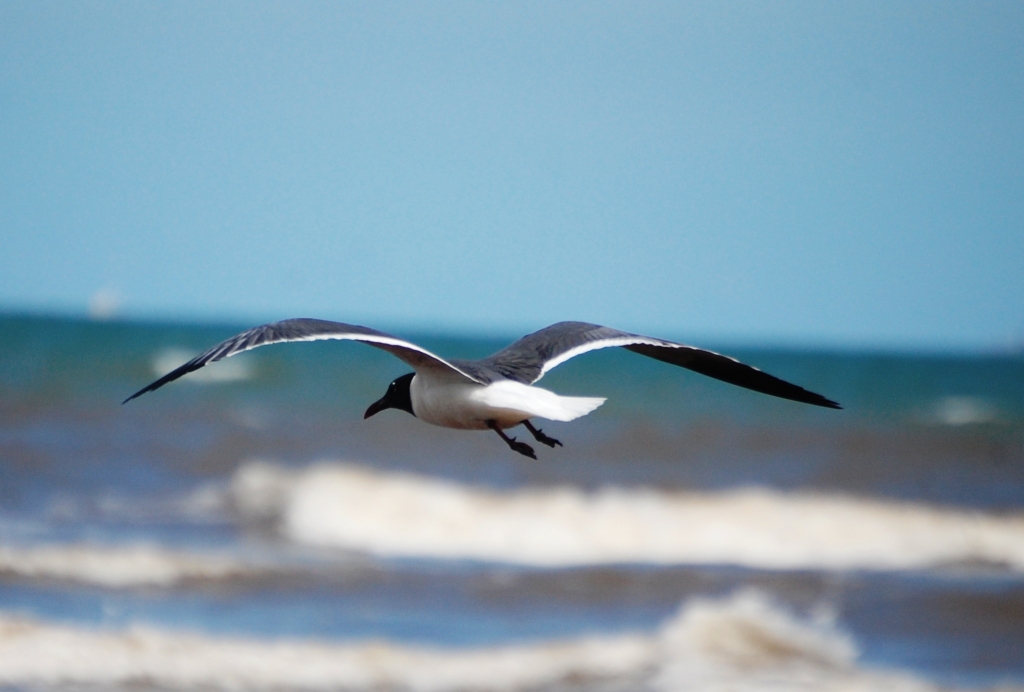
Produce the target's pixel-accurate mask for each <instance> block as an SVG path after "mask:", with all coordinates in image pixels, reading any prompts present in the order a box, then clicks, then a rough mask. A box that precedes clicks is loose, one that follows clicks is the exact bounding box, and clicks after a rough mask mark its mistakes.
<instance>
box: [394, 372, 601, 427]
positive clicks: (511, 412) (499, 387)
mask: <svg viewBox="0 0 1024 692" xmlns="http://www.w3.org/2000/svg"><path fill="white" fill-rule="evenodd" d="M410 390H411V393H412V411H413V415H415V416H416V417H417V418H419V419H420V420H423V421H425V422H427V423H433V424H434V425H440V426H441V427H444V428H458V429H461V430H487V429H488V428H490V427H492V426H490V425H488V421H493V422H494V423H495V424H496V425H497V426H498V427H499V428H501V429H502V430H507V429H508V428H512V427H515V426H517V425H519V424H520V423H522V422H523V421H524V420H526V419H528V418H546V419H548V420H555V421H571V420H575V419H576V418H579V417H580V416H585V415H586V414H588V413H590V412H591V411H593V410H594V409H596V408H597V407H598V406H600V405H601V404H603V403H604V402H605V400H604V399H599V398H591V397H579V396H561V395H558V394H555V393H554V392H552V391H550V390H548V389H543V388H541V387H531V386H529V385H525V384H521V383H519V382H515V381H513V380H498V381H496V382H491V383H490V384H475V383H473V384H462V383H452V382H437V381H435V380H432V379H430V377H429V375H428V376H427V377H424V376H423V375H422V374H420V373H417V374H416V376H415V377H413V378H412V383H411V387H410Z"/></svg>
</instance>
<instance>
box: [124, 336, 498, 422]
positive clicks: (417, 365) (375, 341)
mask: <svg viewBox="0 0 1024 692" xmlns="http://www.w3.org/2000/svg"><path fill="white" fill-rule="evenodd" d="M324 339H341V340H350V341H362V342H363V343H366V344H369V345H370V346H373V347H375V348H379V349H383V350H385V351H387V352H389V353H391V354H392V355H394V356H396V357H398V358H400V359H401V360H403V361H405V362H406V363H408V364H409V365H410V366H412V367H413V369H416V370H419V369H430V368H434V369H438V368H440V369H444V370H447V371H449V372H450V373H451V374H453V375H456V376H461V377H463V378H465V379H466V380H467V381H469V382H480V380H479V379H478V378H476V377H473V376H471V375H470V374H467V373H466V372H463V371H462V370H460V369H459V368H458V367H456V366H454V365H452V364H451V363H449V362H448V361H446V360H444V359H443V358H440V357H439V356H436V355H434V354H433V353H431V352H430V351H427V350H426V349H424V348H421V347H420V346H417V345H416V344H413V343H411V342H408V341H405V340H403V339H399V338H398V337H395V336H391V335H390V334H386V333H384V332H381V331H377V330H376V329H370V328H369V327H360V326H358V325H354V324H344V323H343V322H330V321H327V320H316V319H309V318H298V319H292V320H284V321H282V322H274V323H273V324H264V325H260V326H259V327H253V328H252V329H249V330H247V331H244V332H242V333H241V334H236V335H235V336H233V337H231V338H230V339H228V340H227V341H223V342H221V343H219V344H217V345H216V346H214V347H213V348H210V349H209V350H207V351H204V352H203V353H201V354H199V355H198V356H196V357H195V358H193V359H192V360H190V361H189V362H187V363H185V364H184V365H182V366H180V367H178V368H177V369H175V370H172V371H171V372H169V373H167V374H166V375H164V376H163V377H161V378H160V379H158V380H156V381H155V382H153V383H151V384H149V385H147V386H145V387H143V388H142V389H140V390H139V391H137V392H135V393H134V394H132V395H131V396H130V397H128V398H127V399H125V400H124V401H123V402H121V403H125V404H126V403H128V402H129V401H131V400H132V399H134V398H135V397H137V396H142V395H143V394H145V393H146V392H151V391H153V390H154V389H159V388H160V387H162V386H164V385H165V384H167V383H168V382H173V381H174V380H176V379H178V378H179V377H182V376H184V375H187V374H188V373H190V372H193V371H195V370H198V369H199V368H201V367H203V366H204V365H207V364H208V363H213V362H216V361H218V360H221V359H222V358H227V357H229V356H233V355H235V354H237V353H242V352H243V351H248V350H250V349H253V348H257V347H258V346H267V345H269V344H277V343H282V342H287V341H320V340H324Z"/></svg>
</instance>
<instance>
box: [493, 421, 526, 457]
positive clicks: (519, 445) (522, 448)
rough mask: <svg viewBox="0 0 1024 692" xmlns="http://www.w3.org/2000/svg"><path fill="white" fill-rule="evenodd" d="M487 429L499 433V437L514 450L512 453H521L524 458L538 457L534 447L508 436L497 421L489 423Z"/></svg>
mask: <svg viewBox="0 0 1024 692" xmlns="http://www.w3.org/2000/svg"><path fill="white" fill-rule="evenodd" d="M487 427H488V428H490V429H491V430H493V431H494V432H496V433H498V435H500V436H501V439H503V440H505V444H507V445H508V446H509V447H511V448H512V451H514V452H519V453H520V454H522V455H523V456H526V457H530V458H531V459H536V458H537V455H536V454H535V453H534V451H533V447H531V446H530V445H528V444H526V443H525V442H516V438H514V437H509V436H508V435H506V434H505V431H504V430H502V429H501V428H499V427H498V424H497V423H496V422H495V421H493V420H489V421H487Z"/></svg>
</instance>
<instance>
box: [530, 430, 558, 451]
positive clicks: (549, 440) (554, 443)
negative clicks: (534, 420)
mask: <svg viewBox="0 0 1024 692" xmlns="http://www.w3.org/2000/svg"><path fill="white" fill-rule="evenodd" d="M534 437H535V438H537V442H540V443H541V444H545V445H547V446H548V447H561V446H562V443H561V442H559V441H558V440H556V439H555V438H553V437H548V436H547V435H545V434H544V431H543V430H538V431H537V434H536V435H534Z"/></svg>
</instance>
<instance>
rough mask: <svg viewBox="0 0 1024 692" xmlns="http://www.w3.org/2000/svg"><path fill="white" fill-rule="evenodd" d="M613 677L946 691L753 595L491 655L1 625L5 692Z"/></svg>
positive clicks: (716, 686) (667, 688)
mask: <svg viewBox="0 0 1024 692" xmlns="http://www.w3.org/2000/svg"><path fill="white" fill-rule="evenodd" d="M602 680H603V681H605V682H608V681H615V680H619V681H624V683H625V684H626V685H627V686H628V687H641V686H642V687H644V688H645V689H653V690H657V691H659V692H684V691H689V690H701V691H709V690H710V691H715V690H733V691H735V692H761V691H765V692H768V691H774V690H825V691H829V690H836V691H838V690H843V691H845V692H860V691H865V692H866V691H871V690H886V691H888V692H902V691H904V690H906V691H907V692H925V691H930V690H934V689H936V688H935V687H934V686H932V685H931V684H929V683H927V682H926V681H923V680H921V679H919V678H915V677H913V676H911V675H909V674H905V673H899V672H885V671H872V670H869V669H865V668H863V667H862V666H860V665H858V662H857V651H856V646H855V645H854V643H853V642H852V640H851V639H850V638H849V637H848V636H847V635H845V634H843V633H842V631H840V630H839V629H838V628H837V627H836V626H835V625H834V624H831V623H828V622H822V621H821V620H820V619H814V618H803V617H799V616H796V615H794V614H793V613H792V612H790V611H788V610H786V609H785V608H783V607H780V606H779V605H777V604H775V603H773V602H772V601H771V600H770V599H769V598H767V597H766V596H764V595H763V594H761V593H758V592H753V591H745V592H741V593H739V594H736V595H734V596H732V597H729V598H726V599H723V600H718V601H709V600H694V601H692V602H690V603H688V604H686V605H684V606H683V607H682V608H681V609H680V611H679V613H678V614H677V615H676V616H675V617H673V618H672V619H670V620H669V621H668V622H667V623H666V624H665V625H664V626H663V627H662V628H661V629H660V630H658V631H657V632H655V633H653V634H625V635H619V636H591V637H583V638H578V639H569V640H563V641H554V642H541V643H534V644H525V645H514V646H501V647H492V648H479V649H439V648H431V647H422V646H408V645H402V644H398V643H391V642H381V641H378V642H364V643H338V642H317V641H308V640H277V641H260V640H251V639H240V638H234V639H229V638H214V637H210V636H206V635H202V634H194V633H180V632H173V631H168V630H159V629H155V628H153V627H144V626H135V627H132V628H130V629H127V630H118V631H110V630H96V629H87V628H83V627H78V626H70V625H61V624H54V623H47V622H40V621H35V620H30V619H25V618H20V617H16V616H11V615H0V685H8V686H35V687H40V686H42V687H48V686H57V687H59V686H67V687H74V686H82V685H87V686H106V687H110V686H135V687H137V686H138V685H140V684H144V685H146V686H147V687H158V688H164V689H196V688H202V689H211V690H242V689H245V690H279V689H298V690H327V689H352V690H362V689H375V690H378V689H398V690H416V691H422V692H440V691H441V690H521V689H544V688H552V687H557V686H559V685H560V684H565V683H572V684H573V688H574V689H580V687H579V686H580V685H581V684H583V685H585V683H587V682H588V681H595V682H596V681H602ZM1003 689H1009V688H1003Z"/></svg>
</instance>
